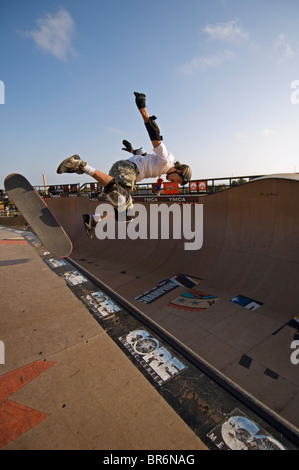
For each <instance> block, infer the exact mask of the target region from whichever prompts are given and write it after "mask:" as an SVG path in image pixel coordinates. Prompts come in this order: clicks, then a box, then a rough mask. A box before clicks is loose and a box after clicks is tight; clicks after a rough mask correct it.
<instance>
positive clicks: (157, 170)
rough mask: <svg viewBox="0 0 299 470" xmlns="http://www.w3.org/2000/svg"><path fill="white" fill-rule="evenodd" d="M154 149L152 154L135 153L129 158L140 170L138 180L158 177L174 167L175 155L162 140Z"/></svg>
mask: <svg viewBox="0 0 299 470" xmlns="http://www.w3.org/2000/svg"><path fill="white" fill-rule="evenodd" d="M153 150H154V153H152V154H150V155H133V156H132V157H130V158H129V159H128V160H130V161H131V162H134V163H135V164H136V166H137V169H138V171H139V174H138V175H137V178H136V181H141V180H143V179H144V178H156V177H158V176H161V175H163V174H165V173H167V171H168V170H170V168H172V167H173V165H174V156H173V155H172V153H170V152H168V150H167V148H166V147H165V145H164V144H163V143H162V142H161V144H160V145H159V146H158V147H156V148H154V149H153Z"/></svg>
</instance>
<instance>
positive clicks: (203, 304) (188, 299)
mask: <svg viewBox="0 0 299 470" xmlns="http://www.w3.org/2000/svg"><path fill="white" fill-rule="evenodd" d="M217 300H218V297H215V296H214V295H210V294H206V293H204V292H198V291H195V290H188V291H186V292H183V294H181V295H179V296H178V297H177V298H176V299H174V300H172V301H171V302H169V304H168V306H169V307H173V308H179V309H182V310H191V311H194V310H196V311H199V312H201V311H204V310H206V309H207V308H209V307H211V306H212V305H214V304H215V302H217Z"/></svg>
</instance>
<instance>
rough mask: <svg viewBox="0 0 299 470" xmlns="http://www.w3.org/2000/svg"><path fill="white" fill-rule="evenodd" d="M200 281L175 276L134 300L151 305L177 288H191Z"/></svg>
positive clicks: (193, 278)
mask: <svg viewBox="0 0 299 470" xmlns="http://www.w3.org/2000/svg"><path fill="white" fill-rule="evenodd" d="M201 281H202V279H200V278H197V277H193V276H187V275H186V274H177V275H176V276H174V277H172V278H170V279H166V280H164V281H161V282H159V284H158V285H157V286H156V287H153V288H152V289H150V290H148V291H146V292H144V293H143V294H141V295H139V296H138V297H135V299H136V300H139V301H140V302H143V303H144V304H151V303H152V302H154V301H155V300H157V299H160V298H161V297H162V296H163V295H165V294H168V292H170V291H172V290H173V289H176V288H177V287H180V286H183V287H187V288H192V287H194V286H196V285H197V284H198V283H199V282H201Z"/></svg>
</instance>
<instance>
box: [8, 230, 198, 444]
mask: <svg viewBox="0 0 299 470" xmlns="http://www.w3.org/2000/svg"><path fill="white" fill-rule="evenodd" d="M25 235H26V237H28V236H30V234H29V233H25ZM36 250H39V251H40V253H39V252H38V251H36ZM43 251H45V250H44V249H43V248H40V249H39V248H38V247H37V249H35V248H34V247H32V246H31V245H30V244H29V243H28V242H27V241H26V238H25V240H24V238H23V236H22V234H21V233H20V234H19V233H18V232H16V231H14V230H9V229H6V228H4V227H1V229H0V259H1V261H0V274H1V319H0V339H1V341H2V342H3V343H4V345H5V364H0V415H1V420H0V421H1V425H0V428H1V432H0V448H2V449H5V450H15V449H17V450H22V449H25V450H39V449H42V450H60V449H63V450H82V449H84V450H94V449H96V450H102V449H104V450H105V449H113V450H124V449H125V450H136V449H138V450H140V449H169V450H175V449H189V450H192V449H193V450H200V449H206V446H205V445H204V444H203V443H202V442H201V440H200V439H199V438H198V437H197V436H196V435H195V433H194V432H193V431H192V430H191V429H190V428H189V427H188V426H187V424H186V423H185V422H184V421H183V420H182V419H181V418H180V417H179V416H178V414H177V413H176V412H175V411H174V410H173V408H172V407H171V406H170V405H169V404H168V403H167V402H166V401H165V400H164V399H163V398H162V397H161V396H160V394H159V393H158V392H157V391H156V390H155V388H154V387H153V386H152V385H151V384H150V383H149V382H148V381H147V380H146V378H145V377H144V376H143V375H142V374H141V373H140V372H139V370H138V369H136V367H135V366H134V365H133V364H132V362H131V361H130V360H129V359H128V358H127V357H126V356H125V354H124V353H123V352H122V351H121V350H120V348H119V347H117V346H116V345H115V343H114V342H113V340H112V339H111V338H110V337H109V336H108V334H107V333H106V332H105V330H104V329H103V328H102V327H101V326H100V324H99V323H98V322H97V321H96V320H95V318H93V317H92V315H91V314H90V313H89V311H88V310H87V308H86V306H84V304H83V303H82V302H81V301H80V300H79V299H77V297H76V296H75V295H74V294H73V293H72V292H71V291H70V289H69V288H68V287H67V285H66V283H65V281H64V280H63V279H62V278H60V277H58V276H57V275H56V274H55V273H54V272H53V271H52V270H51V269H50V268H49V267H48V266H47V265H46V264H45V262H44V261H43V260H42V257H41V256H40V255H42V252H43Z"/></svg>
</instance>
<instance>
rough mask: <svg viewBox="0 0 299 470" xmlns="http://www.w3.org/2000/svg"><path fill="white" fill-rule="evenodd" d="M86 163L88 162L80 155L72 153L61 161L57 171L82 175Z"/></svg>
mask: <svg viewBox="0 0 299 470" xmlns="http://www.w3.org/2000/svg"><path fill="white" fill-rule="evenodd" d="M85 165H86V162H84V161H83V160H81V158H80V157H79V155H72V156H71V157H69V158H66V159H65V160H63V162H61V163H60V165H59V167H58V168H57V173H78V175H82V173H84V167H85Z"/></svg>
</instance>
